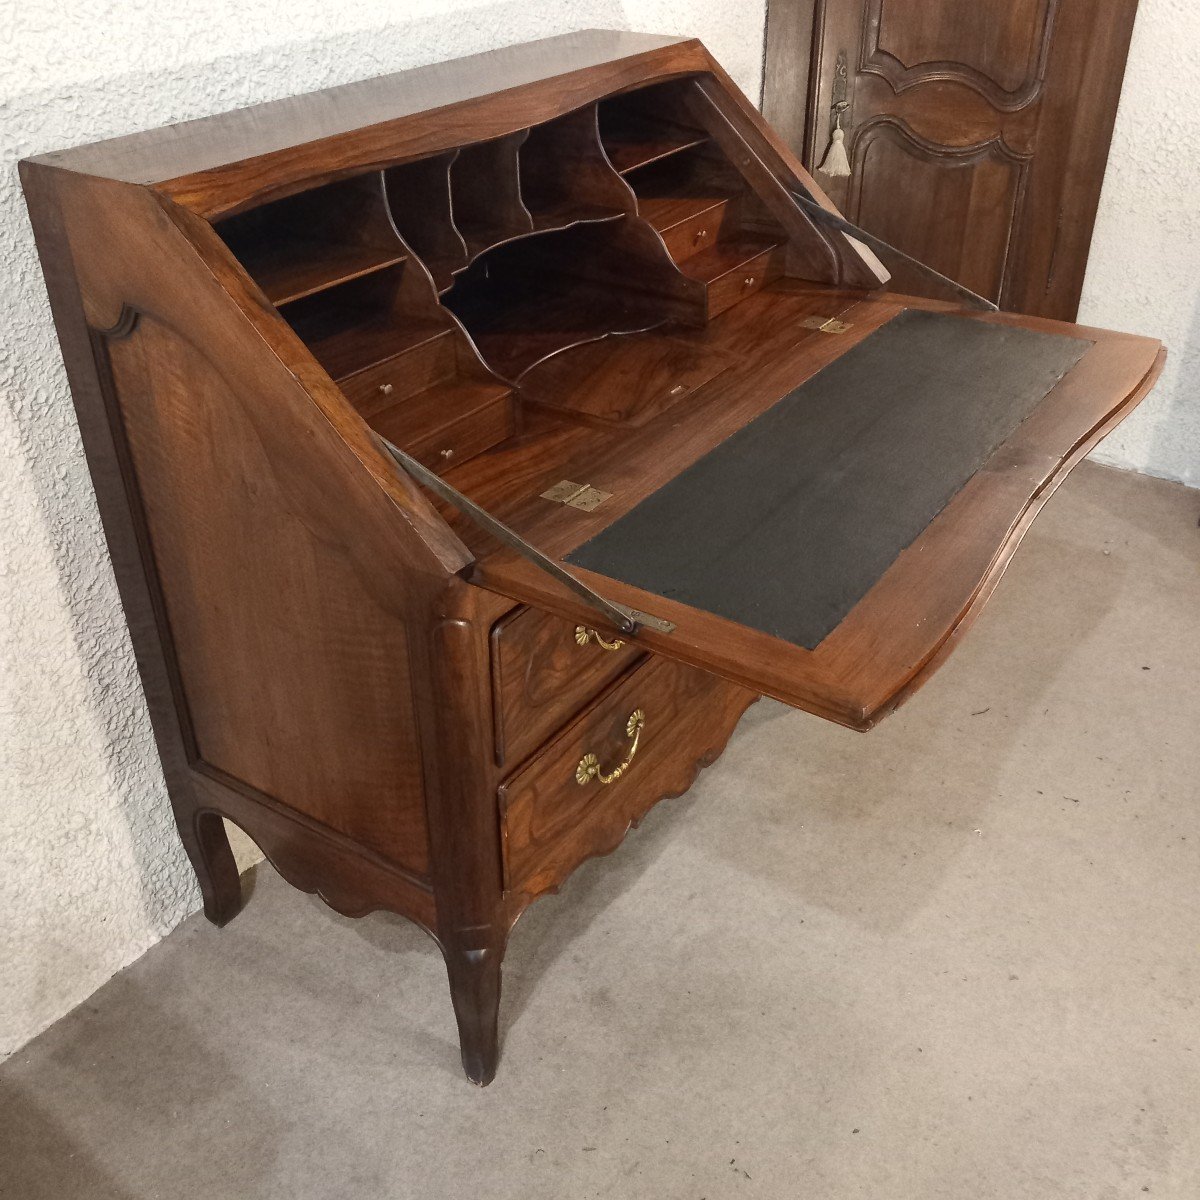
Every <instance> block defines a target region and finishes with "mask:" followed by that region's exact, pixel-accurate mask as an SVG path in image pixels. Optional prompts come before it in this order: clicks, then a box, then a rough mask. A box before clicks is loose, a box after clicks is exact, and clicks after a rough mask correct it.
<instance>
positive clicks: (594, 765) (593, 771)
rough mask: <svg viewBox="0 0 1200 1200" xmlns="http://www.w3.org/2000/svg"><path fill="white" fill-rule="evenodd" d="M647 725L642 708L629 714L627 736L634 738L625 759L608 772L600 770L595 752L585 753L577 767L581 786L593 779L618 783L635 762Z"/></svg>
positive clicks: (576, 774) (626, 724) (606, 782)
mask: <svg viewBox="0 0 1200 1200" xmlns="http://www.w3.org/2000/svg"><path fill="white" fill-rule="evenodd" d="M645 727H646V714H645V713H644V712H642V710H641V709H640V708H635V709H634V710H633V712H631V713H630V714H629V720H628V721H626V722H625V736H626V737H630V738H633V741H632V742H631V743H630V745H629V753H628V754H627V755H626V756H625V761H624V762H623V763H622V764H621V765H620V766H619V767H613V769H612V770H611V771H608V772H607V773H606V772H604V771H602V770H600V760H599V759H598V758H597V757H596V756H595V755H594V754H585V755H584V756H583V757H582V758H581V759H580V760H579V766H577V767H576V768H575V782H576V783H577V784H579V786H580V787H586V786H587V785H588V784H589V783H591V781H592V780H593V779H598V780H599V781H600V782H601V783H603V784H609V783H616V782H617V780H618V779H620V778H621V776H622V775H624V774H625V772H626V771H628V770H629V764H630V763H632V762H633V756H634V755H635V754H636V753H637V751H638V739H639V738H640V737H641V736H642V730H643V729H644V728H645Z"/></svg>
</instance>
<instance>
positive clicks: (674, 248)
mask: <svg viewBox="0 0 1200 1200" xmlns="http://www.w3.org/2000/svg"><path fill="white" fill-rule="evenodd" d="M735 209H736V205H735V204H733V203H731V202H730V201H728V200H719V201H718V202H717V203H716V204H714V205H712V207H711V208H706V209H704V211H703V212H698V213H696V214H695V215H694V216H691V217H687V218H686V219H685V220H683V221H680V222H679V224H678V225H672V226H671V227H670V228H669V229H664V230H663V231H662V239H663V241H664V242H666V243H667V252H668V253H669V254H670V255H671V257H672V258H673V259H674V260H675V261H676V262H683V261H684V259H686V258H691V256H692V255H693V254H699V253H700V251H701V250H707V249H708V248H709V247H710V246H715V245H716V244H717V241H718V239H719V238H720V236H721V233H722V230H723V229H724V228H725V226H726V225H730V226H733V225H736V217H735Z"/></svg>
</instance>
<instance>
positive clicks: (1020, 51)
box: [858, 0, 1059, 112]
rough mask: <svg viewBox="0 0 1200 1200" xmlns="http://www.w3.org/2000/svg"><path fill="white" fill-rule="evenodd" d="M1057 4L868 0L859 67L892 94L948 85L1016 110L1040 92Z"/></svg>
mask: <svg viewBox="0 0 1200 1200" xmlns="http://www.w3.org/2000/svg"><path fill="white" fill-rule="evenodd" d="M1058 7H1059V0H1018V2H1017V3H1012V4H1007V5H1004V6H993V5H989V4H986V3H980V2H979V0H867V5H866V12H865V16H864V21H863V41H862V48H861V56H860V61H859V68H858V69H859V71H862V72H867V73H869V74H873V75H880V76H882V77H883V78H884V79H885V80H887V82H888V84H889V85H890V86H891V88H892V90H893V91H894V92H895V93H896V94H897V95H899V94H900V93H901V92H905V91H908V90H909V89H910V88H914V87H918V86H919V85H921V84H923V83H932V82H935V81H947V82H952V83H960V84H962V85H963V86H964V87H968V88H970V89H971V90H972V91H975V92H978V93H979V94H980V95H981V96H983V97H984V98H985V99H986V100H987V101H988V102H989V103H990V104H991V105H992V106H993V107H994V108H996V109H998V110H999V111H1001V112H1016V111H1017V110H1019V109H1022V108H1025V107H1026V106H1027V105H1029V104H1032V103H1033V102H1034V101H1035V100H1036V99H1037V98H1038V96H1039V95H1040V93H1041V90H1042V84H1043V81H1044V80H1045V75H1046V64H1047V60H1048V58H1049V54H1050V40H1051V38H1052V36H1053V34H1054V23H1055V19H1056V17H1057V15H1058ZM980 21H983V22H985V24H986V25H987V26H988V29H987V33H986V36H984V37H980V35H979V22H980Z"/></svg>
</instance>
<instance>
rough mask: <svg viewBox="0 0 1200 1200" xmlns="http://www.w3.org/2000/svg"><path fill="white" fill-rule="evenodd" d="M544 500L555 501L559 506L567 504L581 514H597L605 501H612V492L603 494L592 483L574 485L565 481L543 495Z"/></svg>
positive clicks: (567, 480)
mask: <svg viewBox="0 0 1200 1200" xmlns="http://www.w3.org/2000/svg"><path fill="white" fill-rule="evenodd" d="M542 499H543V500H554V501H556V502H557V503H558V504H566V505H569V506H570V507H571V508H578V509H579V510H580V511H581V512H595V511H596V509H598V508H599V507H600V505H602V504H603V503H604V502H605V500H611V499H612V492H602V491H601V490H600V489H599V488H594V487H592V485H591V484H590V483H572V482H571V481H570V480H569V479H564V480H563V481H562V483H556V484H555V485H554V486H553V487H552V488H550V490H549V491H546V492H543V493H542Z"/></svg>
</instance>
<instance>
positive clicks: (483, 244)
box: [450, 129, 534, 258]
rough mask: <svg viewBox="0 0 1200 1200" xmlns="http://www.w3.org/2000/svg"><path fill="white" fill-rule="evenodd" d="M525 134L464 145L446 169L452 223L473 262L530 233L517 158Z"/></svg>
mask: <svg viewBox="0 0 1200 1200" xmlns="http://www.w3.org/2000/svg"><path fill="white" fill-rule="evenodd" d="M528 135H529V130H528V129H522V130H519V131H518V132H517V133H511V134H508V135H507V136H506V137H502V138H496V139H494V140H493V141H490V142H476V143H475V144H474V145H471V146H464V147H463V148H462V149H461V150H460V151H459V152H458V155H457V156H456V157H455V159H454V161H453V162H452V163H451V164H450V202H451V211H452V213H453V216H454V223H455V225H457V227H458V231H459V233H460V234H462V237H463V240H464V241H465V242H466V246H467V254H468V257H470V258H475V257H477V256H478V255H480V254H482V253H483V252H484V251H485V250H489V249H491V248H492V247H493V246H498V245H501V244H502V243H504V242H507V241H510V240H511V239H513V238H515V237H520V236H521V235H522V234H525V233H532V232H533V229H534V224H533V217H532V216H530V214H529V210H528V209H527V208H526V207H525V205H524V203H523V202H522V200H521V184H520V176H519V166H518V154H519V151H520V146H521V143H522V142H524V140H525V139H526V137H527V136H528Z"/></svg>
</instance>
